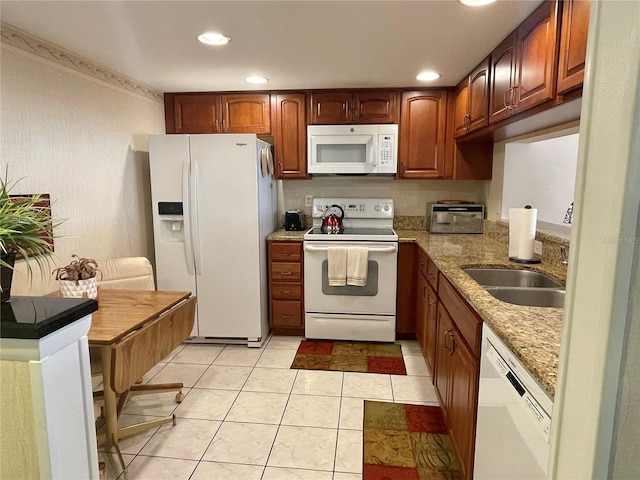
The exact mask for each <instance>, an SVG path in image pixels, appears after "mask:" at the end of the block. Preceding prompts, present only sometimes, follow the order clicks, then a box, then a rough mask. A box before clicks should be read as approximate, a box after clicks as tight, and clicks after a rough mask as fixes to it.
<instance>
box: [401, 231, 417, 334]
mask: <svg viewBox="0 0 640 480" xmlns="http://www.w3.org/2000/svg"><path fill="white" fill-rule="evenodd" d="M416 250H417V248H416V246H415V244H413V243H404V242H401V243H400V244H399V247H398V289H397V296H396V336H397V337H398V338H411V339H412V338H415V333H416V309H415V307H416Z"/></svg>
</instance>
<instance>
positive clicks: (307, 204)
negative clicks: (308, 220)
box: [304, 195, 313, 207]
mask: <svg viewBox="0 0 640 480" xmlns="http://www.w3.org/2000/svg"><path fill="white" fill-rule="evenodd" d="M312 205H313V195H305V196H304V206H305V207H311V206H312Z"/></svg>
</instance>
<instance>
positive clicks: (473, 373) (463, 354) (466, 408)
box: [447, 334, 479, 478]
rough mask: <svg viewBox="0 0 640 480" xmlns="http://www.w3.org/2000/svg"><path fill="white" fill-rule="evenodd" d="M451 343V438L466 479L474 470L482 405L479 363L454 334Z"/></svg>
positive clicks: (449, 406) (449, 417) (449, 415)
mask: <svg viewBox="0 0 640 480" xmlns="http://www.w3.org/2000/svg"><path fill="white" fill-rule="evenodd" d="M450 346H451V350H452V352H451V370H452V372H453V374H452V376H451V385H450V398H449V405H448V406H447V410H448V412H449V414H448V420H449V423H448V426H449V430H450V432H451V440H452V442H453V445H454V448H455V449H456V450H457V452H458V455H459V458H460V459H461V461H462V469H463V474H464V477H465V478H470V474H471V471H472V469H473V454H474V446H475V434H476V412H477V407H478V379H479V362H478V360H477V359H476V358H475V357H474V356H473V355H472V354H471V352H470V351H469V350H468V349H467V347H466V345H465V344H464V342H462V340H461V339H460V338H459V337H458V336H457V335H456V334H454V336H453V337H452V339H451V342H450Z"/></svg>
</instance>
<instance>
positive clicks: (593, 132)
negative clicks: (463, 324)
mask: <svg viewBox="0 0 640 480" xmlns="http://www.w3.org/2000/svg"><path fill="white" fill-rule="evenodd" d="M639 135H640V2H616V1H595V2H593V3H592V7H591V18H590V25H589V40H588V47H587V70H586V76H585V83H584V92H583V101H582V113H581V123H580V142H579V147H578V172H577V173H578V174H577V178H576V194H575V213H574V225H573V228H572V232H571V233H572V237H571V249H570V255H569V270H568V276H567V298H566V302H565V321H564V327H563V337H562V343H561V349H560V359H559V370H558V382H557V385H556V392H557V394H556V398H555V404H554V410H553V415H554V417H555V421H554V422H552V456H553V464H552V473H551V475H550V478H554V479H556V478H557V479H563V480H565V479H567V480H570V479H576V480H577V479H580V480H582V479H587V478H589V479H591V478H593V479H606V478H613V477H612V470H611V463H610V462H611V460H612V457H613V452H612V450H614V445H615V440H614V439H615V438H616V437H615V430H614V426H615V425H616V422H618V425H619V424H620V422H625V421H629V420H628V419H627V418H626V417H625V412H629V413H631V412H633V411H635V412H637V408H636V409H635V410H633V408H631V405H633V404H634V403H635V404H636V405H637V402H638V399H637V398H634V399H632V398H629V397H624V396H620V392H621V390H623V388H622V387H623V384H621V382H620V374H621V371H623V372H625V374H627V375H632V376H631V378H629V379H628V381H627V383H628V384H633V383H636V384H638V383H640V379H638V373H639V370H638V369H637V368H628V369H626V370H625V366H624V365H625V362H627V361H633V359H634V358H637V337H636V344H635V345H634V344H633V343H631V344H628V348H630V349H632V351H634V349H636V350H635V351H634V353H635V354H636V355H629V352H628V351H627V357H626V358H625V357H623V355H622V352H623V351H624V349H625V343H626V341H627V338H626V335H627V334H628V333H629V324H630V322H631V319H632V318H633V316H634V315H636V316H637V310H636V311H635V312H634V311H633V310H632V307H630V296H631V293H632V292H633V289H634V288H636V289H637V287H638V285H637V280H636V281H634V272H633V270H632V266H633V265H634V263H635V264H636V265H637V255H638V249H637V243H638V237H637V231H638V230H637V225H638V221H639V219H638V212H639V210H640V189H638V185H640V142H639V141H638V136H639ZM634 255H635V262H634ZM636 291H637V290H636ZM635 308H636V309H637V306H636V307H635ZM619 397H620V398H619ZM618 402H620V403H619V404H618ZM616 408H617V411H618V417H617V418H616ZM631 422H633V426H635V431H632V432H631V434H630V435H629V434H628V433H627V434H622V435H620V436H619V437H618V438H617V441H618V442H619V444H618V445H617V451H618V452H621V453H623V454H622V455H621V456H619V457H618V459H617V465H616V469H615V471H616V472H617V473H616V477H615V478H637V474H638V472H639V471H640V455H637V454H636V455H629V451H630V450H631V451H633V448H635V451H636V452H637V446H638V430H637V425H638V419H637V418H636V419H635V420H631ZM629 446H630V447H632V449H630V450H628V449H627V448H626V447H629ZM629 472H633V473H632V474H631V475H627V473H629Z"/></svg>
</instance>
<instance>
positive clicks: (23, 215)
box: [0, 177, 63, 302]
mask: <svg viewBox="0 0 640 480" xmlns="http://www.w3.org/2000/svg"><path fill="white" fill-rule="evenodd" d="M18 181H19V180H18ZM16 183H17V181H16V182H11V183H9V182H7V180H6V177H5V179H0V279H1V283H0V290H1V292H2V295H1V299H2V302H6V301H8V300H9V298H10V295H11V280H12V277H13V266H14V262H15V260H16V256H19V257H21V258H24V260H25V261H26V263H27V272H28V274H29V275H32V268H31V264H30V260H35V262H36V263H37V264H38V266H39V267H40V271H41V273H43V274H44V272H45V271H47V270H48V269H49V268H48V267H49V265H50V261H51V260H50V258H51V257H50V255H49V254H50V253H51V251H52V245H53V244H52V240H53V228H54V227H56V226H58V225H60V224H61V223H62V222H63V220H53V219H52V218H51V210H50V207H49V206H48V205H44V204H43V197H42V196H41V195H24V196H20V195H17V196H13V195H10V191H11V189H12V188H13V187H14V186H15V185H16Z"/></svg>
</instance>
